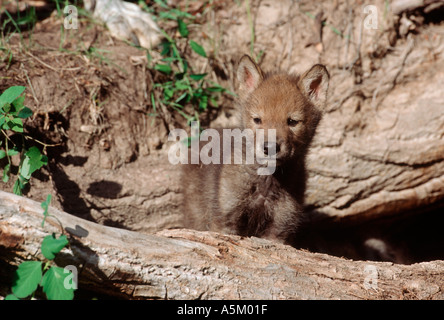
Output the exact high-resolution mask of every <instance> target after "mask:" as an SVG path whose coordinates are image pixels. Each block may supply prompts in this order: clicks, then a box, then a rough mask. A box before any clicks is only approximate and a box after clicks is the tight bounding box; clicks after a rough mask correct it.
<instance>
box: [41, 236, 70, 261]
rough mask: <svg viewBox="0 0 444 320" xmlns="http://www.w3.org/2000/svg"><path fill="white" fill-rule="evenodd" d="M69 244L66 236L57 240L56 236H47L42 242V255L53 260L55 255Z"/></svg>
mask: <svg viewBox="0 0 444 320" xmlns="http://www.w3.org/2000/svg"><path fill="white" fill-rule="evenodd" d="M67 244H68V239H66V236H65V235H61V236H60V238H58V239H56V238H55V236H54V235H53V234H52V235H49V236H46V237H45V238H44V239H43V241H42V248H41V250H42V254H43V255H44V256H45V258H46V259H49V260H53V259H54V258H55V255H56V254H57V253H59V252H60V251H61V250H62V249H63V248H64V247H65V246H66V245H67Z"/></svg>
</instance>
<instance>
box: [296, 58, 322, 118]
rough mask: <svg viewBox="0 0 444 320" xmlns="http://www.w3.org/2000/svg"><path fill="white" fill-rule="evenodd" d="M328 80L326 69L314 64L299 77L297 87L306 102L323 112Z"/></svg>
mask: <svg viewBox="0 0 444 320" xmlns="http://www.w3.org/2000/svg"><path fill="white" fill-rule="evenodd" d="M329 80H330V75H329V74H328V71H327V68H325V66H323V65H322V64H316V65H314V66H313V67H312V68H311V69H310V70H308V71H307V72H305V73H304V74H303V75H302V76H301V78H300V80H299V83H298V85H299V88H300V89H301V90H302V93H303V94H304V95H305V96H306V97H307V98H308V100H309V101H310V102H311V103H313V104H314V105H315V106H316V107H318V108H319V109H320V110H323V109H324V107H325V103H326V101H327V91H328V82H329Z"/></svg>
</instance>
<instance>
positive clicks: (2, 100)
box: [0, 86, 26, 108]
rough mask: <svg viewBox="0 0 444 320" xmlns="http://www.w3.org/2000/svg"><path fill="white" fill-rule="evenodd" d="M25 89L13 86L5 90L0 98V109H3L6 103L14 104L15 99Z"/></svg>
mask: <svg viewBox="0 0 444 320" xmlns="http://www.w3.org/2000/svg"><path fill="white" fill-rule="evenodd" d="M25 89H26V88H25V87H22V86H14V87H10V88H8V89H6V90H5V91H4V92H3V93H2V95H1V96H0V108H3V106H4V105H5V104H7V103H9V104H11V103H12V102H14V100H15V99H17V97H18V96H19V95H21V94H22V93H23V91H25Z"/></svg>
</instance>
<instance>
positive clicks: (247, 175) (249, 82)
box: [182, 56, 329, 242]
mask: <svg viewBox="0 0 444 320" xmlns="http://www.w3.org/2000/svg"><path fill="white" fill-rule="evenodd" d="M328 81H329V76H328V72H327V70H326V69H325V67H324V66H322V65H315V66H313V67H312V68H311V69H310V70H309V71H307V72H306V73H304V74H303V75H302V76H295V75H289V74H287V73H270V74H264V73H263V72H262V70H261V69H260V68H259V66H257V65H256V64H255V63H254V62H253V60H252V59H251V58H250V57H248V56H244V57H243V58H242V59H241V61H240V63H239V67H238V71H237V82H238V87H239V89H238V93H239V101H238V105H239V108H240V114H241V123H240V124H239V128H240V129H245V128H250V129H253V130H255V129H276V137H277V139H276V143H277V144H278V145H279V150H276V151H277V152H276V156H277V168H276V171H275V172H274V174H272V175H258V174H257V172H256V169H257V168H258V167H259V164H257V163H255V164H251V165H247V164H221V165H217V164H209V165H203V164H198V165H183V167H184V170H183V180H182V181H183V184H182V186H183V191H184V204H185V205H184V215H185V226H186V227H188V228H194V229H198V230H212V231H218V232H223V233H232V234H239V235H243V236H257V237H265V238H271V239H277V240H279V241H282V242H289V241H290V239H291V238H292V236H293V235H294V233H295V231H296V229H297V226H298V224H299V222H300V218H301V215H302V212H303V211H302V209H303V202H304V192H305V185H306V168H305V158H306V154H307V151H308V147H309V145H310V142H311V141H312V139H313V135H314V133H315V130H316V127H317V125H318V123H319V121H320V119H321V116H322V112H323V109H324V107H325V100H326V95H327V88H328ZM255 119H256V120H255ZM258 119H260V120H258ZM220 132H221V131H220ZM220 136H221V138H222V134H221V135H220ZM265 141H267V139H266V140H265Z"/></svg>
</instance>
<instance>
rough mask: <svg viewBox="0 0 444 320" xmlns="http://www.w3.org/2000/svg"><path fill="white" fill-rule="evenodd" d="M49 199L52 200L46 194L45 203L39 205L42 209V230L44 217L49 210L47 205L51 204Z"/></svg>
mask: <svg viewBox="0 0 444 320" xmlns="http://www.w3.org/2000/svg"><path fill="white" fill-rule="evenodd" d="M51 198H52V196H51V195H50V194H48V196H47V197H46V201H43V202H42V203H41V204H40V206H41V207H42V208H43V221H42V228H43V226H44V225H45V220H46V217H47V216H48V209H49V204H50V203H51Z"/></svg>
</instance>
